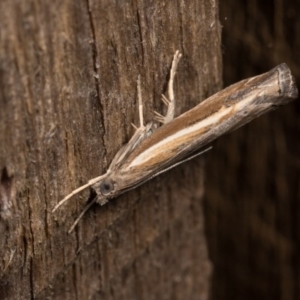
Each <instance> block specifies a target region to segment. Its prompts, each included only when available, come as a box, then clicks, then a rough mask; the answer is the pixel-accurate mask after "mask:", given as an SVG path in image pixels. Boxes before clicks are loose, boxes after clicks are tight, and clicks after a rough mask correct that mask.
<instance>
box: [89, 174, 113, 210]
mask: <svg viewBox="0 0 300 300" xmlns="http://www.w3.org/2000/svg"><path fill="white" fill-rule="evenodd" d="M93 188H94V189H95V191H96V193H97V203H99V204H100V205H104V204H105V203H107V201H108V200H109V199H110V198H112V197H113V195H114V192H115V185H114V182H113V181H112V180H111V179H110V178H105V179H103V180H102V181H101V182H100V183H98V184H95V185H94V186H93Z"/></svg>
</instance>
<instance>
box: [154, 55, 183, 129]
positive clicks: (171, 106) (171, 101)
mask: <svg viewBox="0 0 300 300" xmlns="http://www.w3.org/2000/svg"><path fill="white" fill-rule="evenodd" d="M181 56H182V55H181V53H179V50H177V51H176V52H175V54H174V57H173V61H172V66H171V70H170V79H169V83H168V97H169V98H167V97H166V96H165V95H162V98H161V100H162V101H163V103H164V104H165V105H167V106H168V109H167V114H166V115H165V116H163V115H161V114H160V113H158V112H156V111H154V113H155V116H154V118H155V120H156V121H158V122H160V123H163V124H167V123H169V122H170V121H171V120H173V119H174V113H175V96H174V88H173V85H174V78H175V75H176V69H177V66H178V63H179V60H180V58H181Z"/></svg>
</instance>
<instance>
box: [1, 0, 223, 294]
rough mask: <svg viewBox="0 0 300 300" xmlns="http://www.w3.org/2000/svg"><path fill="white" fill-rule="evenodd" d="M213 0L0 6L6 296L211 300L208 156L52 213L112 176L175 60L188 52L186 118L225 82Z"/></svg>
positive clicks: (179, 85)
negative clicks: (106, 197)
mask: <svg viewBox="0 0 300 300" xmlns="http://www.w3.org/2000/svg"><path fill="white" fill-rule="evenodd" d="M217 9H218V7H217V4H216V3H215V1H204V0H202V1H197V0H195V1H177V2H176V1H167V2H160V1H157V3H154V2H153V3H152V2H150V1H130V0H125V1H104V0H102V1H100V0H99V1H96V0H94V1H92V0H91V1H88V0H87V1H73V0H69V1H67V0H66V1H34V0H27V1H17V0H6V1H1V3H0V20H1V21H0V22H1V27H0V28H1V29H0V30H1V34H0V45H1V47H0V82H1V93H0V105H1V110H0V130H1V132H0V144H1V148H0V168H1V171H2V175H1V176H2V177H1V185H0V211H1V219H0V236H1V239H0V243H1V244H0V255H1V260H0V275H1V277H0V298H1V299H207V294H208V288H209V278H210V273H211V266H210V263H209V260H208V255H207V248H206V241H205V238H204V230H203V214H202V201H201V199H202V194H203V160H201V159H196V160H195V161H193V162H189V163H187V164H186V165H184V166H180V167H178V168H176V169H175V170H174V171H172V172H169V173H167V174H163V175H161V176H159V177H158V178H156V179H154V180H152V181H151V182H149V183H147V184H145V185H143V186H142V187H140V188H138V189H137V190H134V191H132V192H129V193H127V194H125V195H123V196H121V197H118V198H117V199H115V200H113V201H111V202H110V203H108V204H107V205H106V206H104V207H99V206H96V205H95V206H94V207H92V209H91V210H90V211H89V212H88V213H87V214H86V215H85V217H84V218H83V219H82V221H81V222H80V223H79V225H78V227H77V228H76V230H75V232H74V233H72V234H71V235H68V234H67V231H68V228H69V227H70V226H71V224H72V223H73V222H74V220H75V218H76V217H77V216H78V214H79V213H80V211H81V210H82V208H83V206H84V204H85V203H86V201H87V199H88V197H89V191H84V192H82V193H81V194H79V195H78V196H76V197H74V199H72V200H70V201H69V202H68V203H66V204H65V205H64V206H63V207H62V208H60V209H59V211H58V212H57V213H55V214H54V215H53V214H51V210H52V208H53V207H54V205H55V204H56V203H57V202H58V201H59V200H61V199H62V197H64V196H65V195H66V194H68V193H69V192H70V191H71V190H73V189H74V188H76V187H78V186H80V185H81V184H83V183H85V182H86V181H87V180H88V179H90V178H93V177H95V176H98V175H100V174H102V173H103V172H105V170H106V168H107V166H108V164H109V163H110V161H111V159H112V158H113V156H114V154H115V153H116V151H117V150H118V149H119V148H120V147H121V145H123V144H124V143H125V142H127V141H128V140H129V138H130V136H131V135H132V133H133V129H132V127H131V125H130V123H131V122H133V123H135V124H138V114H137V101H136V98H137V97H136V79H137V77H138V74H140V75H141V78H142V93H143V99H144V111H145V119H146V121H150V120H151V119H152V116H153V113H152V112H153V110H154V109H155V110H158V111H162V110H163V109H164V107H163V104H162V103H161V101H160V94H161V93H162V92H165V90H166V84H167V79H168V74H169V68H170V64H171V60H172V55H173V54H174V52H175V50H176V49H180V50H181V51H182V53H183V55H184V56H183V59H182V61H181V62H180V66H179V70H178V76H177V79H176V97H177V99H178V101H177V103H178V106H177V114H179V113H181V112H183V111H186V110H187V109H189V108H191V107H193V106H194V105H195V104H197V103H199V101H201V100H203V99H204V98H206V97H207V96H209V95H211V94H212V93H214V92H216V91H217V90H218V89H219V88H220V86H221V80H220V74H221V72H220V71H221V70H220V69H221V58H220V27H219V23H218V14H217Z"/></svg>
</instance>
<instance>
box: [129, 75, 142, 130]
mask: <svg viewBox="0 0 300 300" xmlns="http://www.w3.org/2000/svg"><path fill="white" fill-rule="evenodd" d="M137 93H138V100H139V120H140V126H139V127H137V126H135V125H134V124H133V123H131V125H132V126H133V128H134V129H135V130H136V131H137V130H139V129H140V130H141V129H144V128H145V126H144V115H143V101H142V89H141V75H139V76H138V80H137Z"/></svg>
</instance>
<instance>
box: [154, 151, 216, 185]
mask: <svg viewBox="0 0 300 300" xmlns="http://www.w3.org/2000/svg"><path fill="white" fill-rule="evenodd" d="M211 149H212V147H208V148H207V149H205V150H203V151H201V152H199V153H196V154H194V155H192V156H190V157H188V158H186V159H184V160H181V161H179V162H178V163H176V164H174V165H172V166H170V167H168V168H166V169H163V170H161V171H159V172H157V173H156V174H154V175H153V176H152V177H150V179H152V178H154V177H156V176H157V175H159V174H162V173H165V172H167V171H169V170H171V169H173V168H175V167H177V166H179V165H181V164H183V163H185V162H187V161H189V160H192V159H193V158H195V157H197V156H199V155H201V154H203V153H205V152H207V151H209V150H211Z"/></svg>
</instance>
